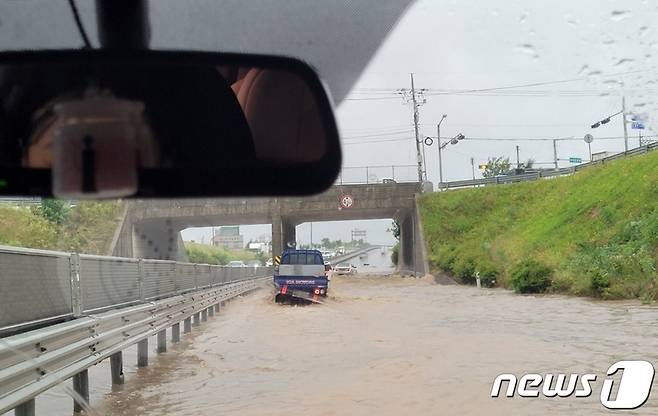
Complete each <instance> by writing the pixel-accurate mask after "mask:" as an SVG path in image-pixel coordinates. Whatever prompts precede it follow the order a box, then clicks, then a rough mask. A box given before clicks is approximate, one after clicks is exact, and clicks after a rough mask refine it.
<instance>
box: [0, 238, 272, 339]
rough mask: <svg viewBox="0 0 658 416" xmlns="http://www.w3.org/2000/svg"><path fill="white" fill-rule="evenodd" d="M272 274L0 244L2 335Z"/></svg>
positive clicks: (247, 269) (269, 271)
mask: <svg viewBox="0 0 658 416" xmlns="http://www.w3.org/2000/svg"><path fill="white" fill-rule="evenodd" d="M271 274H272V270H271V268H267V267H259V268H253V267H226V266H213V265H208V264H193V263H181V262H175V261H167V260H148V259H132V258H124V257H109V256H96V255H88V254H78V253H65V252H58V251H49V250H36V249H26V248H18V247H9V246H0V336H2V335H3V334H7V333H13V332H17V331H20V330H24V329H25V328H29V327H33V326H35V325H42V324H44V323H48V322H54V321H61V320H66V319H70V318H76V317H80V316H83V315H85V314H88V313H97V312H100V311H104V310H108V309H112V308H117V307H125V306H129V305H133V304H138V303H145V302H148V301H153V300H157V299H162V298H166V297H171V296H176V295H180V294H184V293H187V292H190V291H196V290H200V289H207V288H211V287H214V286H217V285H221V284H224V283H229V282H234V281H239V280H243V279H251V278H259V277H264V276H268V275H271Z"/></svg>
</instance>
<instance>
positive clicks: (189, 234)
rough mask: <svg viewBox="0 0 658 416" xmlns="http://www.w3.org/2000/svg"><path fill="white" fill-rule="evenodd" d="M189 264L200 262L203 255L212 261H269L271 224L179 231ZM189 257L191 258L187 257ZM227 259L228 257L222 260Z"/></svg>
mask: <svg viewBox="0 0 658 416" xmlns="http://www.w3.org/2000/svg"><path fill="white" fill-rule="evenodd" d="M181 237H182V240H183V241H184V243H185V246H186V248H187V254H188V257H190V261H192V262H194V261H195V259H202V258H203V257H199V256H203V255H204V253H206V254H210V255H214V256H215V259H212V260H222V261H224V262H226V261H227V259H228V260H242V261H244V262H245V263H246V262H247V261H248V260H259V261H260V262H261V263H263V264H264V263H265V262H266V261H267V259H270V258H272V225H271V224H239V225H233V224H221V225H215V226H210V227H189V228H186V229H184V230H182V231H181ZM190 255H191V256H190ZM226 255H228V257H226Z"/></svg>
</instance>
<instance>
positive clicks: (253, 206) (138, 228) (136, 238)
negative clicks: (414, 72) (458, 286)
mask: <svg viewBox="0 0 658 416" xmlns="http://www.w3.org/2000/svg"><path fill="white" fill-rule="evenodd" d="M418 191H419V184H418V183H397V182H386V183H374V184H352V185H335V186H332V187H330V188H329V189H328V190H326V191H325V192H323V193H321V194H317V195H313V196H310V197H304V198H251V199H186V200H135V201H130V202H129V203H127V209H126V213H125V216H124V219H123V221H122V223H121V226H120V227H119V229H118V230H117V233H116V236H115V239H114V242H113V244H112V250H111V251H112V253H113V254H114V255H115V256H121V257H137V258H155V259H167V260H178V261H188V259H187V256H186V253H185V249H184V244H183V238H182V237H181V234H180V233H181V231H182V230H185V229H188V228H192V227H196V228H198V227H210V226H219V225H233V224H243V225H255V224H261V225H264V224H271V225H270V234H271V241H272V252H273V253H281V252H282V251H283V249H284V248H285V247H286V243H287V242H291V241H295V240H296V231H297V230H296V228H297V226H298V225H300V224H303V223H307V222H318V221H353V220H360V221H365V220H375V219H378V220H381V219H390V218H394V219H396V220H398V222H399V223H400V226H401V231H402V232H401V240H402V241H401V254H402V255H401V256H400V259H401V262H400V269H401V271H404V272H407V271H409V272H413V273H414V274H416V275H423V274H425V273H427V272H428V266H427V262H426V259H425V257H426V256H425V254H424V253H425V250H424V246H423V238H422V227H421V226H420V218H419V214H418V210H417V204H416V194H417V193H418ZM263 232H266V231H265V230H264V229H263ZM207 238H210V234H208V235H207Z"/></svg>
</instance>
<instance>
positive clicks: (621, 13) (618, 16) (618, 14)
mask: <svg viewBox="0 0 658 416" xmlns="http://www.w3.org/2000/svg"><path fill="white" fill-rule="evenodd" d="M611 16H612V20H614V21H615V22H619V21H622V20H624V19H628V18H629V17H631V12H630V11H628V10H613V11H612V13H611Z"/></svg>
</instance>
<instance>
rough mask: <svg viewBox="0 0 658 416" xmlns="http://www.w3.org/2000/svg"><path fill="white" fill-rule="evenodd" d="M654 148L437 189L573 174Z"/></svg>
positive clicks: (655, 145) (657, 144)
mask: <svg viewBox="0 0 658 416" xmlns="http://www.w3.org/2000/svg"><path fill="white" fill-rule="evenodd" d="M654 150H658V142H654V143H650V144H647V145H645V146H641V147H636V148H634V149H631V150H629V151H627V152H622V153H617V154H615V155H612V156H608V157H606V158H602V159H599V160H595V161H592V162H587V163H582V164H580V165H576V166H571V167H568V168H559V169H555V170H542V171H537V172H532V173H525V174H521V175H508V176H496V177H493V178H482V179H467V180H462V181H451V182H443V183H440V184H439V186H438V187H437V190H448V189H454V188H465V187H471V186H484V185H500V184H506V183H514V182H525V181H535V180H537V179H542V178H553V177H556V176H564V175H572V174H574V173H576V172H578V171H581V170H583V169H587V168H589V167H591V166H597V165H602V164H605V163H606V162H610V161H613V160H617V159H622V158H624V157H628V156H637V155H642V154H645V153H648V152H651V151H654Z"/></svg>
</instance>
